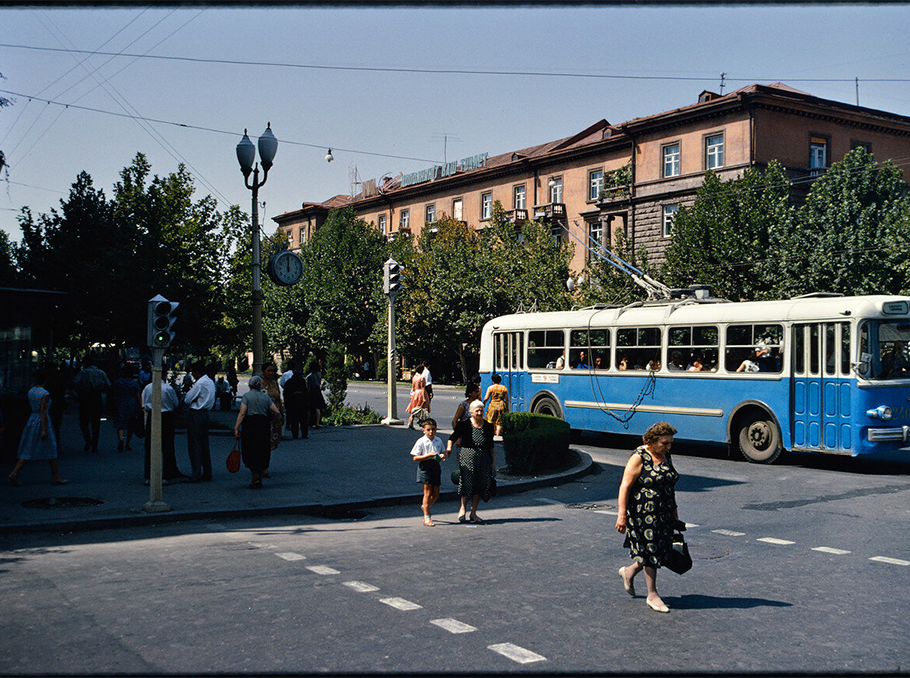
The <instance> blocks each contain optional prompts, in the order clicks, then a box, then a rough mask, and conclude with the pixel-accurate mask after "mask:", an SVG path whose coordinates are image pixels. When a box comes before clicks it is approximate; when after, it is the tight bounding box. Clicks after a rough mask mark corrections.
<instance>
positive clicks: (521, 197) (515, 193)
mask: <svg viewBox="0 0 910 678" xmlns="http://www.w3.org/2000/svg"><path fill="white" fill-rule="evenodd" d="M524 208H525V187H524V185H521V186H516V187H515V188H513V189H512V209H516V210H523V209H524Z"/></svg>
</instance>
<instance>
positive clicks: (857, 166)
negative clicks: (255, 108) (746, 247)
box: [779, 148, 910, 296]
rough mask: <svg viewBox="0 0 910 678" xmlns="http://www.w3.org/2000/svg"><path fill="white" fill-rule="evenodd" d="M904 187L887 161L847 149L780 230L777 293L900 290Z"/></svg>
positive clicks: (906, 233) (907, 233)
mask: <svg viewBox="0 0 910 678" xmlns="http://www.w3.org/2000/svg"><path fill="white" fill-rule="evenodd" d="M906 189H907V186H906V184H905V182H904V180H903V175H902V172H901V170H900V169H899V168H898V167H896V166H895V165H894V163H893V162H891V161H890V160H889V161H887V162H885V163H881V164H879V163H876V162H875V160H874V158H873V157H872V155H871V154H869V153H867V152H866V151H865V149H862V148H857V149H855V150H853V151H850V152H849V153H848V154H847V155H846V156H845V157H844V159H843V160H842V161H840V162H837V163H834V164H833V165H832V166H831V167H830V168H829V169H828V170H827V172H825V174H824V175H823V176H822V177H820V178H819V179H818V180H816V181H815V183H814V184H812V187H811V188H810V190H809V194H808V196H807V198H806V202H805V204H804V205H803V206H802V207H800V208H799V211H798V218H797V220H796V223H795V224H793V226H792V227H791V228H789V229H788V230H787V231H786V233H784V234H783V237H782V239H781V249H780V252H779V261H780V280H781V290H780V293H781V294H782V295H786V296H792V295H796V294H805V293H809V292H840V293H843V294H874V293H897V292H899V291H901V290H902V289H903V290H906V288H907V251H908V246H910V229H908V203H907V197H906Z"/></svg>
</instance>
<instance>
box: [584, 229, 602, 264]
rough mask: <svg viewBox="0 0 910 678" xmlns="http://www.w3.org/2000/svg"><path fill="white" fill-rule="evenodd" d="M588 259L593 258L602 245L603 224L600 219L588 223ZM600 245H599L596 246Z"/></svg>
mask: <svg viewBox="0 0 910 678" xmlns="http://www.w3.org/2000/svg"><path fill="white" fill-rule="evenodd" d="M588 238H589V241H588V247H589V248H590V249H589V250H588V253H587V254H588V260H593V259H594V257H595V256H596V254H594V253H595V252H600V250H601V248H602V247H604V224H603V222H602V221H599V220H598V221H592V222H590V223H589V224H588ZM598 245H600V247H598Z"/></svg>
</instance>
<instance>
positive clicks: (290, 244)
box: [287, 228, 294, 249]
mask: <svg viewBox="0 0 910 678" xmlns="http://www.w3.org/2000/svg"><path fill="white" fill-rule="evenodd" d="M287 232H288V247H289V248H291V249H293V247H294V230H293V229H291V228H289V229H288V231H287Z"/></svg>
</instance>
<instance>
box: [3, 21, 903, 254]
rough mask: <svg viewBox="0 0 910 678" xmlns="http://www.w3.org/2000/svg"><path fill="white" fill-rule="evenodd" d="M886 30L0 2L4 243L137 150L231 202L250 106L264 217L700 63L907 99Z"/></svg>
mask: <svg viewBox="0 0 910 678" xmlns="http://www.w3.org/2000/svg"><path fill="white" fill-rule="evenodd" d="M908 29H910V6H908V5H905V4H902V5H867V4H858V5H853V6H851V5H834V6H824V5H816V4H810V5H798V6H789V5H784V6H782V5H764V6H757V7H755V6H747V7H744V6H728V7H713V6H705V5H696V6H671V7H666V6H664V7H653V6H635V7H585V6H570V5H568V6H567V5H558V6H551V7H500V8H491V9H486V8H474V7H471V6H465V7H454V8H444V7H430V8H415V7H410V8H402V7H399V8H375V9H367V8H363V7H360V8H353V9H346V8H339V7H318V6H303V7H296V8H267V7H256V6H251V7H249V8H240V7H237V8H219V7H201V8H199V7H188V8H169V7H164V8H154V9H142V8H128V9H114V8H101V9H90V8H81V9H80V8H75V9H72V8H56V7H50V8H42V7H34V8H13V9H0V43H2V45H0V73H2V74H3V76H4V78H5V79H4V80H0V89H2V90H7V91H11V92H15V93H17V94H15V95H10V94H9V93H6V94H4V93H2V92H0V96H7V97H9V98H13V99H15V103H14V105H13V106H11V107H7V108H3V109H0V150H3V151H4V152H5V153H6V155H7V161H8V163H9V168H8V174H6V173H0V228H2V229H4V230H6V231H7V232H8V233H10V235H11V237H12V239H13V240H19V238H20V237H21V233H20V231H19V228H18V225H17V221H16V216H17V215H18V214H19V211H20V209H21V207H22V206H23V205H27V206H29V207H30V208H31V210H32V211H33V212H34V213H36V214H37V213H46V212H49V211H50V210H51V208H55V207H58V206H59V201H60V200H61V199H63V198H65V197H66V195H67V194H68V192H69V188H70V186H71V185H72V183H73V181H74V180H75V178H76V175H77V174H78V173H79V172H80V171H82V170H85V171H87V172H88V173H89V174H90V175H91V176H92V178H93V180H94V183H95V186H96V188H100V189H103V190H104V192H105V193H106V194H107V195H108V196H110V195H111V193H112V189H113V185H114V183H115V182H116V181H117V180H118V178H119V172H120V171H121V170H122V169H123V168H124V167H125V166H127V165H128V164H130V162H131V161H132V159H133V157H134V156H135V154H136V153H137V152H139V151H141V152H142V153H145V154H146V155H147V156H148V158H149V160H150V162H151V164H152V173H153V174H159V175H165V174H168V173H170V172H173V171H174V170H176V168H177V166H178V163H180V162H183V163H185V164H186V165H187V166H188V167H189V169H190V171H191V172H192V173H193V175H194V177H195V178H196V189H197V197H202V196H203V195H205V194H209V193H211V194H212V195H214V196H215V197H216V198H217V199H218V201H219V204H220V207H221V209H224V208H226V207H227V206H228V205H231V204H239V205H241V206H242V207H243V209H244V210H245V211H249V209H250V198H251V195H250V192H249V191H248V190H247V189H246V188H244V186H243V178H242V175H241V174H240V171H239V167H238V165H237V160H236V157H235V153H234V148H235V146H236V144H237V142H238V141H239V140H240V135H241V134H242V133H243V130H244V128H249V131H250V134H251V135H258V134H259V133H261V132H262V131H263V130H264V129H265V126H266V123H268V122H271V125H272V129H273V131H274V133H275V135H276V136H277V137H278V139H279V148H278V154H277V157H276V158H275V166H274V168H273V169H272V171H271V173H270V176H269V180H268V183H267V184H266V185H265V186H264V187H263V188H262V190H261V191H260V199H261V200H263V201H265V203H266V207H265V210H264V215H265V227H266V230H267V231H268V232H271V231H272V230H273V226H274V222H272V221H271V217H273V216H275V215H276V214H279V213H282V212H286V211H289V210H293V209H297V208H299V206H300V204H301V202H303V201H304V200H306V201H321V200H326V199H328V198H330V197H331V196H334V195H337V194H347V193H350V190H351V184H350V177H349V175H350V172H351V169H352V168H353V166H354V165H355V164H356V169H357V172H358V174H359V177H360V179H361V180H367V179H374V178H379V177H380V176H382V175H383V174H385V173H392V174H393V175H394V174H397V173H399V172H405V173H407V172H413V171H416V170H420V169H424V168H426V167H428V166H430V165H431V164H433V163H437V162H442V161H443V155H444V153H445V156H446V158H447V159H448V160H453V159H458V158H462V157H466V156H469V155H475V154H477V153H484V152H487V153H490V154H491V155H495V154H498V153H504V152H507V151H511V150H517V149H520V148H524V147H527V146H532V145H535V144H539V143H543V142H546V141H551V140H554V139H559V138H561V137H565V136H569V135H571V134H574V133H575V132H577V131H579V130H581V129H583V128H584V127H587V126H588V125H590V124H592V123H594V122H596V121H598V120H600V119H601V118H606V119H607V120H609V121H610V122H612V123H619V122H623V121H626V120H630V119H633V118H636V117H640V116H645V115H651V114H653V113H658V112H661V111H665V110H670V109H674V108H677V107H680V106H685V105H688V104H691V103H693V102H695V101H696V98H697V96H698V94H699V92H701V91H702V90H704V89H710V90H713V91H719V89H720V74H721V72H726V84H725V91H726V92H729V91H732V90H733V89H736V88H738V87H742V86H744V85H746V84H750V83H753V82H758V83H771V82H777V81H780V82H784V83H786V84H788V85H790V86H793V87H796V88H797V89H801V90H803V91H807V92H809V93H811V94H814V95H816V96H820V97H825V98H830V99H835V100H838V101H844V102H847V103H856V86H855V83H854V78H857V77H858V78H859V79H860V88H859V95H860V104H861V105H863V106H868V107H870V108H877V109H883V110H887V111H892V112H895V113H899V114H902V115H907V116H910V68H908V66H910V41H908V40H907V35H908V34H910V30H908ZM10 45H13V46H10ZM26 47H28V48H33V47H40V48H52V49H55V50H85V51H90V52H91V51H95V52H110V53H117V54H128V55H131V56H110V55H101V54H95V55H92V56H89V55H87V54H77V53H73V52H70V51H46V50H34V49H25V48H26ZM138 55H150V56H152V55H154V56H164V57H184V58H191V59H196V60H211V61H214V62H219V61H220V62H224V61H232V62H244V63H242V64H238V63H212V62H206V63H203V62H201V61H180V60H160V59H152V58H137V57H138ZM250 62H270V63H280V64H286V65H285V66H277V65H254V64H251V63H250ZM303 66H310V67H312V66H319V67H323V68H304V67H303ZM325 67H330V68H325ZM340 69H354V70H340ZM357 69H402V70H398V71H394V72H390V71H387V70H357ZM414 70H418V71H419V70H424V71H427V70H428V71H436V72H413V71H414ZM438 71H462V72H461V73H459V72H450V73H441V72H438ZM463 71H475V73H465V72H463ZM476 71H496V72H509V73H511V74H507V75H490V74H478V73H476ZM519 73H523V74H519ZM537 74H547V75H537ZM581 76H587V77H581ZM603 76H620V77H603ZM885 79H897V80H899V81H898V82H875V80H879V81H880V80H885ZM832 80H843V81H842V82H833V81H832ZM29 97H32V100H31V101H30V100H29ZM39 99H40V100H41V101H39ZM43 100H50V101H52V102H55V103H50V104H48V103H45V101H43ZM58 103H60V104H70V107H69V108H65V107H63V106H60V105H57V104H58ZM79 107H83V108H79ZM85 109H92V110H85ZM105 112H108V113H116V114H117V115H119V116H125V115H127V114H128V115H131V116H137V117H141V118H146V119H150V120H156V121H160V122H149V123H142V124H141V123H140V122H138V121H137V120H135V119H131V118H129V117H117V116H115V115H109V114H107V113H105ZM167 123H176V125H173V124H167ZM177 125H187V126H188V127H180V126H177ZM446 140H447V141H446ZM330 147H331V148H332V151H333V154H334V156H335V161H334V162H333V163H331V164H328V163H326V162H325V160H324V156H325V154H326V150H327V149H328V148H330ZM444 148H445V151H444Z"/></svg>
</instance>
